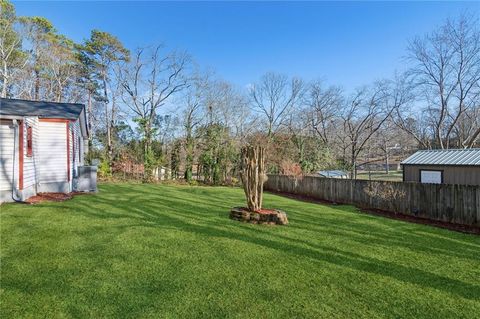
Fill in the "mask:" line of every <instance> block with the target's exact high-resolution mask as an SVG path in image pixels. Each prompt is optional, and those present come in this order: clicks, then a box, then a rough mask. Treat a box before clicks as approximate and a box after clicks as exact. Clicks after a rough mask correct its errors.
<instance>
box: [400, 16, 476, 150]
mask: <svg viewBox="0 0 480 319" xmlns="http://www.w3.org/2000/svg"><path fill="white" fill-rule="evenodd" d="M408 50H409V58H410V60H411V61H412V62H413V63H414V65H413V66H412V68H411V69H410V75H411V76H412V78H413V80H414V81H415V84H416V85H417V87H418V89H419V90H420V92H421V93H422V94H423V96H424V99H423V101H424V102H425V103H426V104H427V106H426V108H424V109H423V112H424V113H425V115H424V116H427V117H428V118H429V119H430V125H431V127H432V129H433V131H434V140H435V143H436V145H437V146H438V147H440V148H449V147H450V146H454V145H455V146H460V147H472V146H473V144H474V143H475V141H476V139H477V138H478V135H475V133H476V132H477V130H476V129H473V130H471V131H470V134H468V135H467V136H462V139H460V136H452V134H454V133H455V132H457V131H458V125H461V120H462V118H463V117H464V115H465V114H466V113H467V112H469V111H470V110H471V109H472V108H474V107H475V106H476V105H478V99H479V88H478V83H479V81H480V31H479V29H478V20H477V19H474V18H472V17H468V16H461V17H460V18H459V19H458V20H448V21H446V23H445V24H444V25H442V26H441V27H440V28H438V29H437V30H435V31H434V32H433V33H431V34H429V35H426V36H425V37H422V38H416V39H415V40H414V41H412V42H411V43H410V45H409V48H408ZM479 133H480V131H479Z"/></svg>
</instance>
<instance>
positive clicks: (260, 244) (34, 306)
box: [0, 184, 480, 318]
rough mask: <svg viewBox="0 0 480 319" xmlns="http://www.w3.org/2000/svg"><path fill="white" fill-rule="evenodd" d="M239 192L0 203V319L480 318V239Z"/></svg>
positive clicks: (104, 188) (114, 191) (130, 191)
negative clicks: (248, 208)
mask: <svg viewBox="0 0 480 319" xmlns="http://www.w3.org/2000/svg"><path fill="white" fill-rule="evenodd" d="M243 201H244V199H243V192H242V190H240V189H235V188H223V187H222V188H220V187H218V188H210V187H189V186H165V185H134V184H132V185H130V184H117V185H114V184H107V185H101V187H100V193H99V194H98V195H85V196H77V197H75V198H74V199H72V200H70V201H66V202H61V203H43V204H38V205H30V206H28V205H20V204H8V205H3V206H1V208H0V210H1V214H0V217H1V306H0V307H1V308H0V314H1V317H2V318H22V317H29V318H65V317H75V318H104V317H118V318H152V317H161V318H210V317H212V318H225V317H228V318H305V317H309V318H322V317H323V318H332V317H337V318H339V317H343V318H358V317H364V318H375V317H377V318H460V317H463V318H475V317H476V318H478V316H479V314H480V237H478V236H474V235H466V234H460V233H455V232H451V231H447V230H443V229H436V228H432V227H428V226H423V225H417V224H410V223H405V222H401V221H396V220H390V219H385V218H382V217H377V216H370V215H365V214H361V213H358V212H356V210H355V209H354V208H352V207H351V206H323V205H317V204H311V203H305V202H299V201H295V200H292V199H287V198H282V197H278V196H274V195H269V194H267V195H266V196H265V205H264V206H265V207H276V208H281V209H283V210H285V211H286V212H287V213H288V215H289V220H290V225H288V226H265V225H250V224H243V223H240V222H236V221H232V220H230V219H228V211H229V208H230V207H231V206H235V205H242V204H243Z"/></svg>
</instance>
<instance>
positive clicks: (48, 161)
mask: <svg viewBox="0 0 480 319" xmlns="http://www.w3.org/2000/svg"><path fill="white" fill-rule="evenodd" d="M66 125H67V124H66V122H48V121H40V122H39V125H38V126H39V137H38V171H39V174H38V178H39V184H40V185H42V184H45V183H65V182H67V181H68V177H67V152H66V149H67V139H66Z"/></svg>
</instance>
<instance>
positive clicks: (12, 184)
mask: <svg viewBox="0 0 480 319" xmlns="http://www.w3.org/2000/svg"><path fill="white" fill-rule="evenodd" d="M87 141H88V129H87V119H86V114H85V106H84V105H83V104H73V103H55V102H45V101H27V100H17V99H5V98H2V99H0V203H1V202H8V201H14V200H18V201H24V200H26V199H28V198H29V197H31V196H34V195H36V194H37V193H41V192H62V193H69V192H72V191H74V190H78V187H77V185H78V178H77V177H78V176H79V175H80V174H79V172H81V171H82V169H83V167H84V165H85V160H84V156H85V152H86V151H87Z"/></svg>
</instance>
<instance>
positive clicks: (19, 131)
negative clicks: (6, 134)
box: [18, 121, 23, 190]
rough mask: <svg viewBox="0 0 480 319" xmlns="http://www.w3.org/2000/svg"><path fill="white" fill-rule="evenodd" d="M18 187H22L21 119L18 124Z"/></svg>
mask: <svg viewBox="0 0 480 319" xmlns="http://www.w3.org/2000/svg"><path fill="white" fill-rule="evenodd" d="M18 189H20V190H22V189H23V121H20V125H19V126H18Z"/></svg>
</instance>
